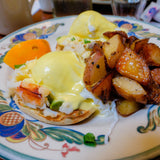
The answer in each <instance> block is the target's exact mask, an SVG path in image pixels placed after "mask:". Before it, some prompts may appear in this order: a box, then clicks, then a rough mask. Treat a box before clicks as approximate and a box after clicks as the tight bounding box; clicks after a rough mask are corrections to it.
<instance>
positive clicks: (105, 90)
mask: <svg viewBox="0 0 160 160" xmlns="http://www.w3.org/2000/svg"><path fill="white" fill-rule="evenodd" d="M112 76H113V73H110V74H109V75H107V76H106V77H104V78H103V79H102V80H101V81H99V82H98V83H97V84H96V85H95V86H94V87H93V88H92V93H93V94H94V95H95V96H96V97H98V98H100V99H101V100H102V102H103V103H106V102H107V100H108V99H109V96H110V92H111V86H112Z"/></svg>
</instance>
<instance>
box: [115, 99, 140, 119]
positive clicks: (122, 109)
mask: <svg viewBox="0 0 160 160" xmlns="http://www.w3.org/2000/svg"><path fill="white" fill-rule="evenodd" d="M142 107H143V105H142V104H140V103H137V102H135V101H132V100H125V99H124V100H118V101H116V109H117V112H118V113H119V114H120V115H121V116H123V117H127V116H129V115H131V114H133V113H135V112H137V111H138V110H140V109H141V108H142Z"/></svg>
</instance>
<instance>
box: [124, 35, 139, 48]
mask: <svg viewBox="0 0 160 160" xmlns="http://www.w3.org/2000/svg"><path fill="white" fill-rule="evenodd" d="M136 40H138V38H137V37H135V36H130V37H129V38H128V39H127V46H128V47H129V48H131V49H132V50H133V49H134V46H135V42H136Z"/></svg>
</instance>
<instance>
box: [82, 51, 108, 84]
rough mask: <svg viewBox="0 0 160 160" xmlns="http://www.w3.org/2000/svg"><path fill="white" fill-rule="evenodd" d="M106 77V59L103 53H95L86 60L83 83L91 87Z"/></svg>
mask: <svg viewBox="0 0 160 160" xmlns="http://www.w3.org/2000/svg"><path fill="white" fill-rule="evenodd" d="M106 75H107V70H106V58H105V56H104V55H103V53H101V52H100V51H97V52H96V53H94V54H92V55H91V56H90V57H89V58H88V59H87V60H86V67H85V71H84V76H83V81H84V83H85V84H86V85H90V86H93V85H94V84H96V83H97V82H99V81H100V80H101V79H103V78H104V77H105V76H106Z"/></svg>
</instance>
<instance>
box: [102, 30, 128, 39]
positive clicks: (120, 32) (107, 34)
mask: <svg viewBox="0 0 160 160" xmlns="http://www.w3.org/2000/svg"><path fill="white" fill-rule="evenodd" d="M116 34H118V35H120V36H121V37H123V38H125V39H127V38H128V35H127V33H126V32H124V31H113V32H110V31H107V32H105V33H103V35H104V36H106V37H108V38H112V37H113V36H114V35H116Z"/></svg>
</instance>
